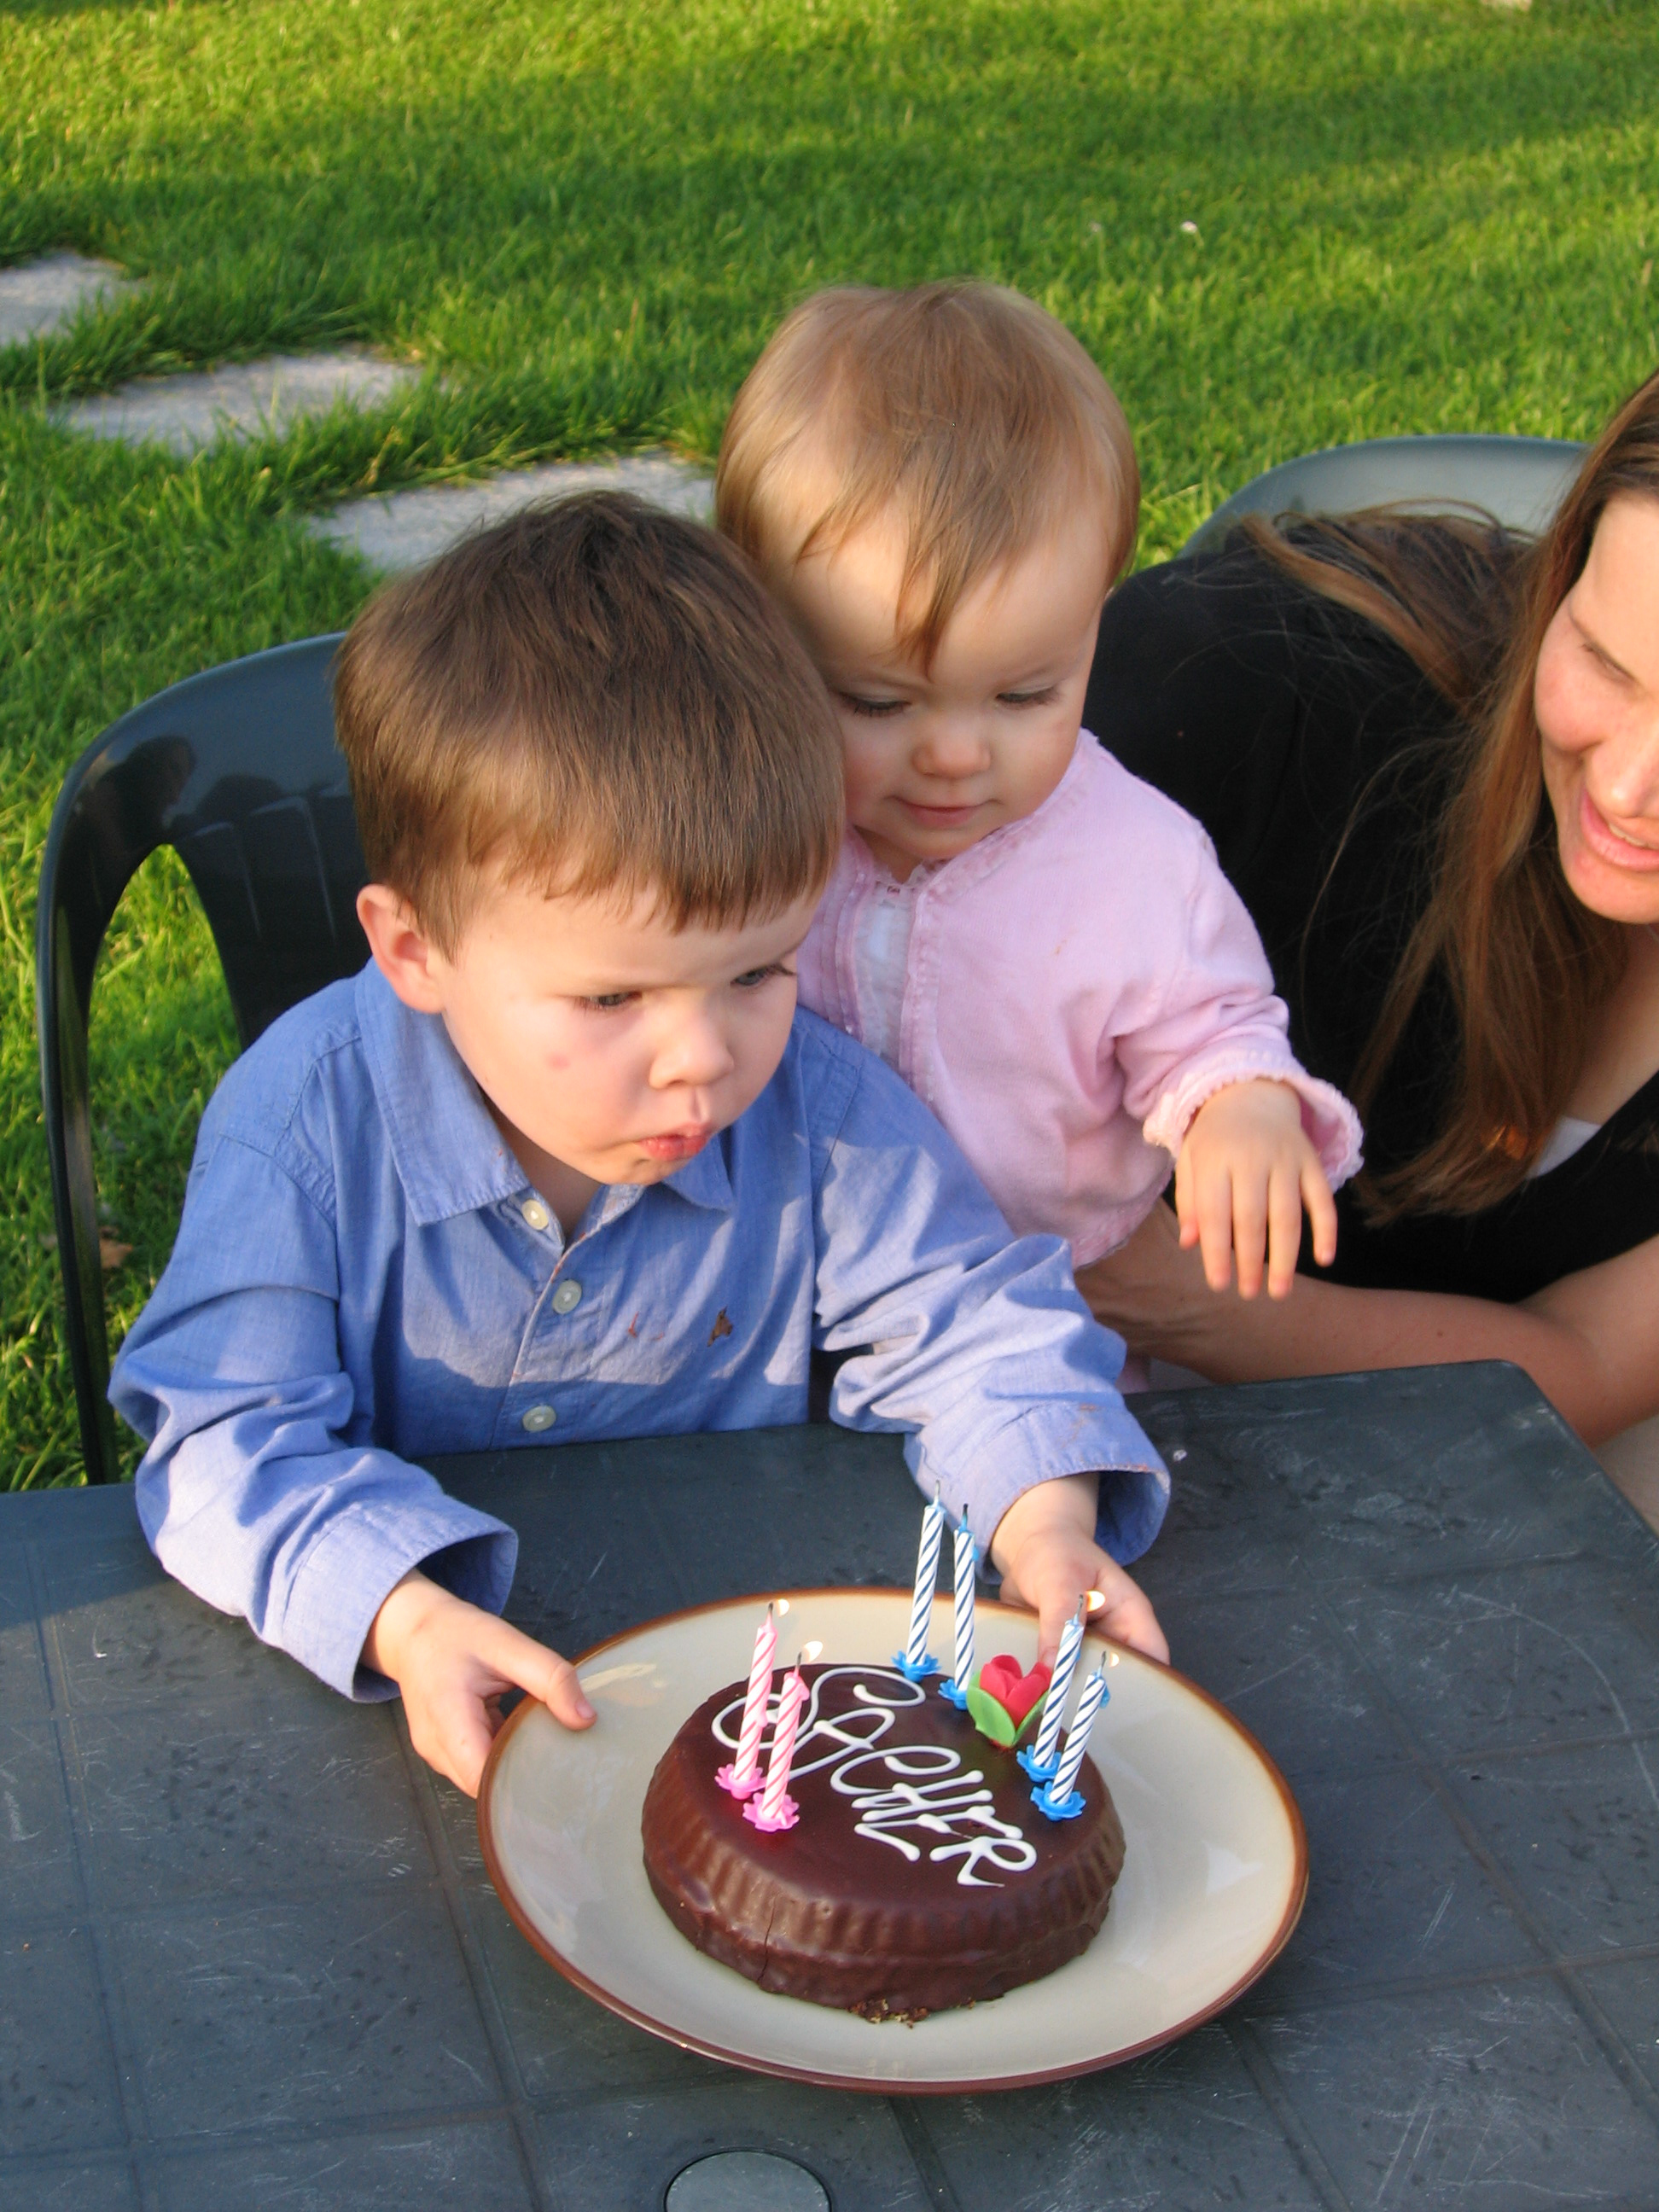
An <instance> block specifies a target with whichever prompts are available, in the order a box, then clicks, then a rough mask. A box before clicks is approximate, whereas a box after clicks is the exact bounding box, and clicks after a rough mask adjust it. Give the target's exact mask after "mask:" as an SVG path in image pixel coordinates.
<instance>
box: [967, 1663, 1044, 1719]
mask: <svg viewBox="0 0 1659 2212" xmlns="http://www.w3.org/2000/svg"><path fill="white" fill-rule="evenodd" d="M1053 1677H1054V1668H1052V1667H1033V1668H1032V1669H1031V1671H1030V1674H1021V1673H1020V1671H1019V1662H1018V1659H1016V1658H1014V1657H1013V1656H1012V1654H1010V1653H1009V1652H1006V1651H1003V1652H1000V1653H999V1654H998V1655H997V1656H996V1657H995V1658H994V1659H987V1661H986V1662H985V1664H984V1665H983V1666H982V1667H981V1668H980V1670H979V1686H980V1688H981V1690H983V1691H984V1692H985V1694H986V1696H987V1698H994V1699H996V1701H997V1703H998V1704H999V1705H1000V1706H1001V1707H1002V1710H1003V1711H1004V1712H1005V1713H1006V1714H1007V1716H1008V1717H1009V1719H1010V1720H1011V1721H1012V1723H1013V1724H1014V1726H1015V1727H1016V1728H1018V1726H1019V1724H1020V1723H1021V1722H1022V1721H1023V1720H1024V1717H1025V1716H1026V1714H1027V1713H1029V1712H1030V1710H1031V1708H1032V1706H1033V1705H1036V1701H1037V1699H1039V1698H1040V1697H1041V1696H1042V1693H1043V1692H1044V1691H1045V1690H1046V1689H1047V1688H1048V1684H1049V1682H1050V1681H1051V1680H1053Z"/></svg>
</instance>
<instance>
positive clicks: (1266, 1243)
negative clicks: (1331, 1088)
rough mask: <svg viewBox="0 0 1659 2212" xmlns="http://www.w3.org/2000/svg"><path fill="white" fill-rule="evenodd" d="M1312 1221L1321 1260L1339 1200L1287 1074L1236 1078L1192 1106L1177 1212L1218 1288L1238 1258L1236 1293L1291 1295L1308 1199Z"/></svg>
mask: <svg viewBox="0 0 1659 2212" xmlns="http://www.w3.org/2000/svg"><path fill="white" fill-rule="evenodd" d="M1304 1205H1305V1206H1307V1209H1308V1218H1309V1220H1310V1222H1311V1223H1312V1225H1313V1233H1314V1256H1315V1258H1316V1260H1317V1261H1318V1262H1319V1264H1320V1266H1321V1267H1329V1266H1330V1264H1331V1262H1332V1261H1333V1260H1334V1259H1335V1257H1336V1201H1335V1200H1334V1199H1333V1197H1332V1196H1331V1187H1330V1185H1329V1183H1328V1182H1326V1180H1325V1170H1324V1169H1323V1168H1322V1166H1321V1165H1320V1164H1319V1155H1318V1153H1317V1152H1316V1151H1315V1149H1314V1147H1313V1146H1312V1144H1311V1143H1310V1141H1309V1139H1308V1135H1307V1133H1306V1131H1305V1130H1304V1128H1303V1127H1302V1102H1301V1100H1300V1099H1299V1098H1298V1097H1297V1095H1296V1093H1295V1091H1292V1090H1291V1087H1290V1085H1289V1084H1287V1083H1272V1082H1267V1081H1265V1080H1257V1081H1253V1082H1249V1083H1231V1084H1229V1085H1228V1086H1227V1088H1226V1089H1225V1091H1217V1092H1216V1094H1215V1096H1214V1097H1212V1098H1210V1099H1206V1102H1205V1103H1204V1104H1203V1105H1202V1106H1201V1107H1200V1109H1199V1110H1198V1112H1197V1113H1196V1114H1195V1115H1194V1116H1193V1121H1192V1126H1191V1127H1190V1128H1188V1132H1187V1139H1186V1142H1185V1143H1184V1144H1183V1145H1182V1147H1181V1156H1180V1158H1178V1159H1177V1160H1176V1214H1177V1216H1178V1217H1179V1218H1180V1222H1181V1243H1182V1249H1183V1250H1190V1249H1191V1248H1192V1247H1193V1246H1194V1244H1196V1245H1199V1246H1200V1248H1201V1249H1202V1251H1203V1255H1204V1275H1205V1279H1206V1281H1207V1282H1208V1284H1209V1285H1210V1288H1211V1289H1212V1291H1225V1289H1226V1287H1227V1285H1228V1284H1229V1282H1231V1279H1232V1267H1231V1261H1232V1259H1233V1257H1234V1255H1237V1261H1238V1294H1239V1296H1240V1297H1244V1298H1253V1297H1255V1294H1256V1292H1257V1291H1259V1290H1260V1289H1261V1263H1262V1258H1263V1254H1264V1250H1265V1253H1266V1256H1267V1295H1268V1297H1271V1298H1285V1297H1289V1296H1290V1294H1291V1285H1293V1284H1294V1282H1295V1281H1296V1261H1297V1253H1298V1252H1299V1250H1300V1249H1301V1246H1302V1209H1303V1206H1304Z"/></svg>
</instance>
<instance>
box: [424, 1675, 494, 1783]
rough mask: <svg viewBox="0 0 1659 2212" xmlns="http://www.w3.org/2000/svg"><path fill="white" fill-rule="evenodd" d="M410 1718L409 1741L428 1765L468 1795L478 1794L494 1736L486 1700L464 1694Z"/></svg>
mask: <svg viewBox="0 0 1659 2212" xmlns="http://www.w3.org/2000/svg"><path fill="white" fill-rule="evenodd" d="M405 1702H407V1701H405ZM409 1719H410V1729H409V1734H410V1741H411V1742H412V1743H413V1745H414V1746H415V1748H416V1751H417V1752H419V1753H420V1754H421V1757H422V1759H425V1761H426V1763H427V1765H428V1766H431V1767H435V1768H436V1769H437V1771H438V1772H439V1773H440V1774H441V1775H444V1776H446V1777H447V1778H448V1779H449V1780H450V1781H451V1782H453V1784H455V1787H456V1788H457V1789H458V1790H465V1792H466V1794H467V1796H469V1797H476V1796H477V1794H478V1784H479V1783H480V1781H481V1780H482V1779H483V1770H484V1761H485V1759H488V1758H489V1747H490V1745H491V1744H492V1743H493V1742H494V1741H495V1729H492V1728H491V1726H490V1724H489V1715H488V1714H487V1713H486V1712H485V1711H484V1709H483V1700H482V1699H478V1698H474V1697H468V1696H465V1695H462V1696H459V1697H456V1698H452V1699H447V1701H446V1702H445V1704H444V1705H443V1706H442V1707H441V1710H439V1711H435V1712H422V1713H421V1714H419V1715H418V1716H417V1715H416V1714H415V1713H413V1712H411V1713H410V1716H409ZM417 1722H418V1725H417Z"/></svg>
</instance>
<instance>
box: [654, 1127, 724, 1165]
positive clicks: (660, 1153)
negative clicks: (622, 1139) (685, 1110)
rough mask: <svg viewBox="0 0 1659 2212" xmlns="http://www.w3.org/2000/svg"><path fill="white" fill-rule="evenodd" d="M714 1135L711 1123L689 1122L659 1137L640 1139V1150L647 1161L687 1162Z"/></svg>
mask: <svg viewBox="0 0 1659 2212" xmlns="http://www.w3.org/2000/svg"><path fill="white" fill-rule="evenodd" d="M713 1135H714V1123H713V1122H712V1121H694V1122H689V1123H688V1124H687V1125H686V1127H684V1128H681V1129H669V1130H667V1131H665V1133H663V1135H661V1136H659V1137H641V1139H640V1150H641V1152H643V1153H645V1155H646V1157H647V1158H648V1159H653V1160H689V1159H691V1158H694V1157H695V1156H696V1154H697V1153H698V1152H701V1151H702V1148H703V1146H705V1145H706V1144H707V1143H708V1139H710V1138H711V1137H712V1136H713Z"/></svg>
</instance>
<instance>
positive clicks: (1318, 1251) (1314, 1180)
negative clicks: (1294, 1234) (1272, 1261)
mask: <svg viewBox="0 0 1659 2212" xmlns="http://www.w3.org/2000/svg"><path fill="white" fill-rule="evenodd" d="M1302 1202H1303V1204H1304V1206H1306V1207H1307V1209H1308V1219H1309V1221H1310V1224H1311V1225H1312V1227H1313V1248H1314V1257H1315V1259H1316V1260H1317V1261H1318V1262H1319V1264H1320V1266H1321V1267H1329V1266H1330V1264H1331V1262H1332V1261H1333V1260H1334V1259H1335V1257H1336V1200H1335V1199H1334V1197H1333V1196H1332V1195H1331V1187H1330V1185H1329V1183H1328V1182H1326V1180H1325V1170H1324V1169H1323V1168H1322V1166H1321V1165H1320V1164H1319V1162H1318V1160H1317V1159H1310V1161H1309V1162H1308V1164H1307V1165H1306V1166H1305V1167H1304V1169H1303V1170H1302Z"/></svg>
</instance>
